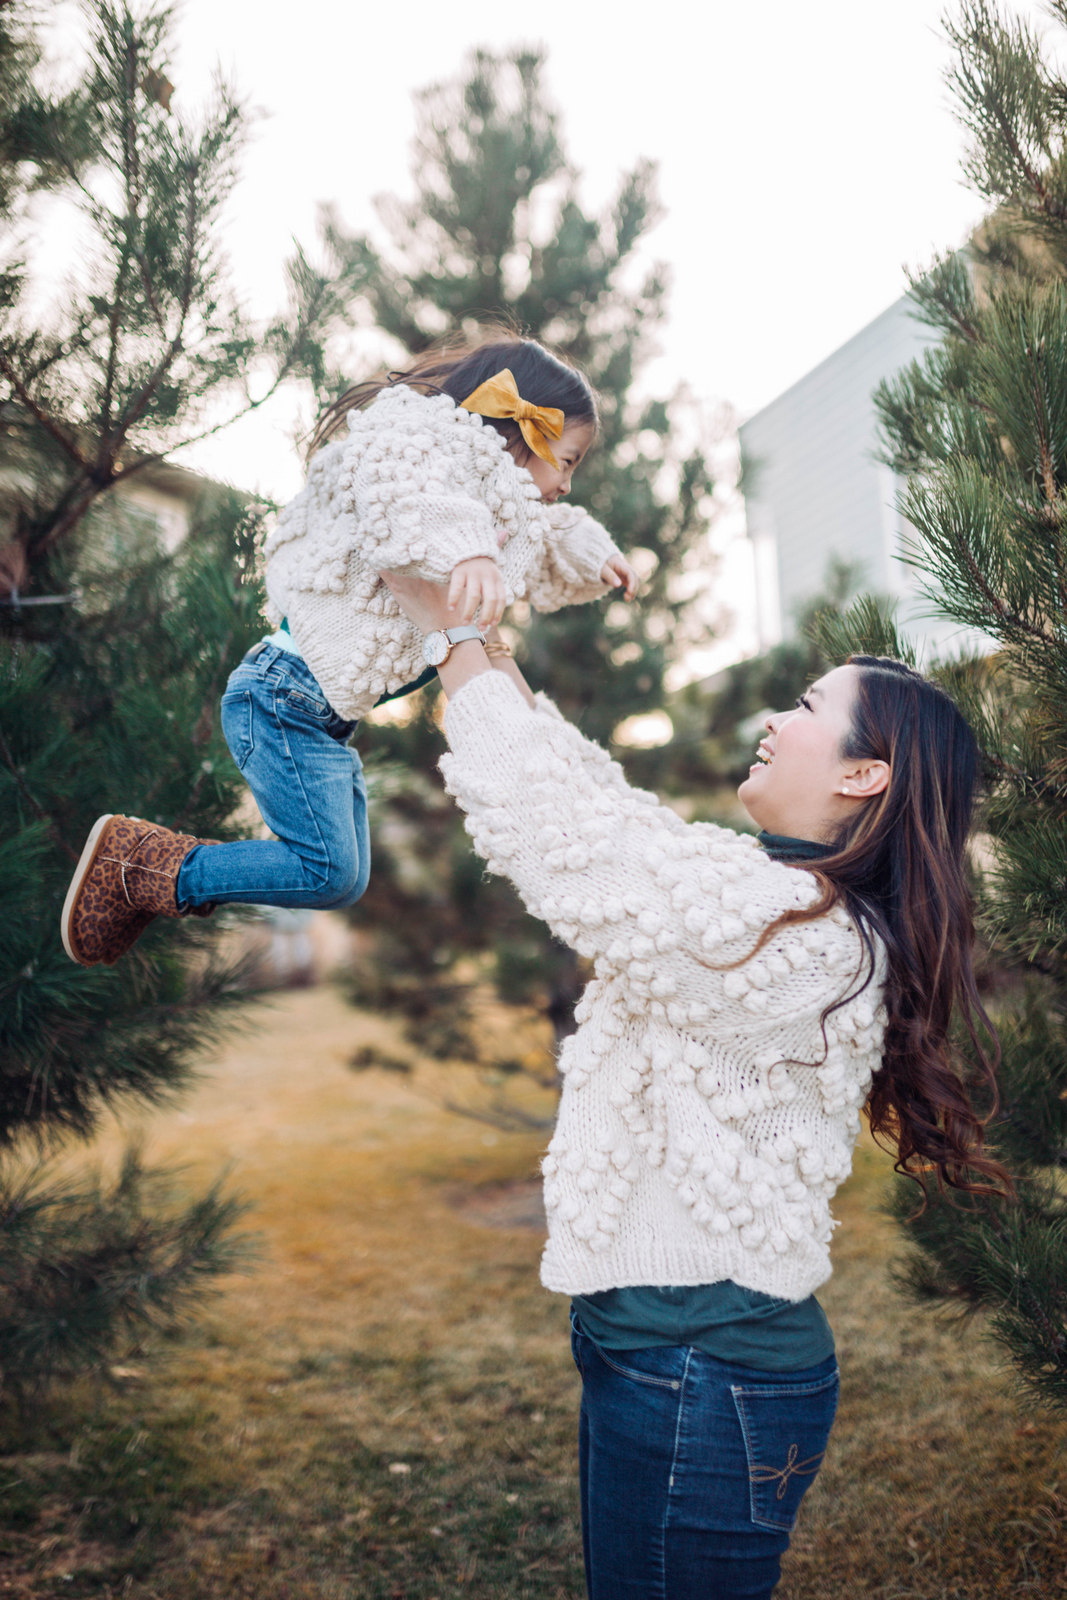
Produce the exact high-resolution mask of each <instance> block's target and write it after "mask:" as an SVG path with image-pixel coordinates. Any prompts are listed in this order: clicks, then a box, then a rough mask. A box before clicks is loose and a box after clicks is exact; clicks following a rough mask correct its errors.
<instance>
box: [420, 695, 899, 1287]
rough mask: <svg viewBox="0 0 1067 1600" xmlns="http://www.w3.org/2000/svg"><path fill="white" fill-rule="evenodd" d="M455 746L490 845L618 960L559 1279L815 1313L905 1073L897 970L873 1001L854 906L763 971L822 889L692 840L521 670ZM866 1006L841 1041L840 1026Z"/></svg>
mask: <svg viewBox="0 0 1067 1600" xmlns="http://www.w3.org/2000/svg"><path fill="white" fill-rule="evenodd" d="M445 730H446V733H447V735H448V739H449V743H450V745H451V750H452V753H451V754H450V755H447V756H445V757H444V758H443V759H442V762H441V766H442V770H443V772H444V774H445V781H446V784H447V787H448V789H449V791H450V792H451V793H452V794H454V795H455V796H456V797H457V799H458V800H459V802H460V804H461V805H462V807H463V808H464V810H465V811H466V812H467V813H468V816H467V824H466V825H467V831H468V832H469V833H470V834H471V837H472V838H473V840H474V846H475V849H476V850H477V851H478V852H479V854H480V855H482V856H484V857H485V859H486V863H487V866H488V868H489V870H490V871H491V872H498V873H503V874H505V875H506V876H507V877H509V878H510V879H511V880H512V881H513V883H515V885H516V886H517V888H518V889H519V892H520V893H521V895H522V897H523V899H524V901H525V902H526V905H527V906H528V907H529V909H530V911H531V912H532V913H533V914H534V916H537V917H541V918H543V920H544V921H545V922H547V923H548V924H549V926H550V927H551V928H552V929H553V931H554V932H555V933H556V934H557V935H558V936H559V938H561V939H562V940H563V941H564V942H565V943H567V944H569V945H572V946H573V947H574V949H576V950H577V951H578V952H579V954H581V955H583V956H586V957H588V958H589V959H590V960H592V962H593V963H594V972H595V976H594V977H593V979H592V981H591V982H590V984H589V986H588V988H587V989H586V991H585V994H584V996H583V998H582V1001H581V1004H580V1006H579V1008H578V1012H577V1016H578V1020H579V1023H580V1026H579V1029H578V1032H577V1034H575V1036H574V1037H573V1038H572V1039H570V1040H568V1041H567V1043H566V1045H565V1046H564V1050H563V1056H562V1061H561V1070H562V1072H563V1074H564V1083H563V1095H562V1100H561V1103H560V1110H559V1120H558V1124H557V1127H556V1131H555V1134H554V1136H553V1138H552V1141H551V1143H550V1145H549V1148H548V1154H547V1155H546V1156H545V1159H544V1163H543V1170H544V1176H545V1204H546V1207H547V1211H548V1221H549V1239H548V1244H547V1246H546V1249H545V1254H544V1260H543V1263H542V1274H541V1275H542V1280H543V1282H544V1283H545V1285H546V1286H547V1287H548V1288H549V1289H556V1290H560V1291H562V1292H563V1293H567V1294H591V1293H595V1292H596V1291H597V1290H601V1289H611V1288H619V1287H625V1286H627V1285H633V1284H677V1285H681V1284H703V1283H716V1282H718V1281H719V1280H721V1279H724V1278H732V1279H733V1280H734V1282H735V1283H739V1284H742V1285H744V1286H745V1287H747V1288H750V1289H758V1290H762V1291H763V1292H764V1293H766V1294H770V1295H777V1296H780V1297H782V1298H784V1299H788V1300H800V1299H803V1298H805V1297H806V1296H807V1295H809V1294H811V1293H812V1291H813V1290H815V1289H816V1288H818V1286H819V1284H821V1283H822V1282H823V1281H824V1280H825V1279H826V1278H828V1277H829V1275H830V1258H829V1241H830V1232H831V1228H832V1227H833V1223H832V1221H831V1217H830V1199H831V1197H832V1195H833V1193H834V1191H835V1189H836V1188H837V1186H838V1185H839V1184H840V1183H841V1182H842V1180H843V1179H844V1178H845V1177H846V1176H847V1174H848V1172H849V1170H850V1167H851V1163H852V1148H853V1145H854V1143H855V1140H856V1135H857V1133H858V1131H859V1126H860V1108H861V1106H862V1105H863V1103H864V1100H865V1099H866V1096H867V1091H868V1088H869V1086H870V1082H871V1075H872V1073H873V1072H874V1071H875V1069H876V1068H877V1067H878V1064H879V1061H880V1058H881V1046H882V1036H883V1030H884V1022H885V1017H884V1009H883V1007H882V1004H881V999H882V988H883V984H884V973H885V969H884V953H883V952H882V951H881V950H880V949H879V950H878V955H877V961H876V971H875V973H874V975H873V978H872V981H871V982H870V983H869V984H867V985H866V987H864V986H863V981H864V978H865V977H866V976H867V963H866V960H865V956H864V951H863V946H862V944H861V942H860V938H859V935H858V933H857V931H856V929H855V927H854V925H853V923H852V922H851V920H850V919H849V917H848V916H847V915H846V913H845V912H844V911H843V910H841V909H837V910H835V911H833V912H831V913H830V915H829V916H824V917H821V918H819V919H818V920H816V921H813V922H810V923H801V924H800V925H797V926H792V927H788V928H785V929H783V930H782V931H781V932H779V933H776V934H775V935H774V936H773V937H772V938H771V940H770V941H769V943H768V944H767V945H765V946H764V948H763V949H762V950H761V951H760V952H759V954H758V955H756V956H755V957H752V958H751V959H747V960H746V959H744V957H745V956H746V953H747V952H749V951H751V949H752V946H753V945H754V944H755V942H756V940H757V938H758V936H759V934H760V931H761V930H762V929H763V928H765V927H766V926H767V925H768V923H770V922H772V921H773V920H774V918H775V917H776V916H777V915H778V914H779V913H780V912H782V911H784V910H786V909H788V908H791V907H797V906H801V907H802V906H805V905H809V904H810V903H811V902H812V900H813V899H814V898H815V897H816V894H817V892H818V890H817V884H816V882H815V879H814V878H813V877H812V875H811V874H810V873H807V872H804V871H802V870H799V869H797V868H795V867H788V866H785V865H783V864H782V863H780V862H777V861H774V860H772V859H771V857H769V856H768V855H766V854H765V853H764V852H763V851H762V850H761V849H760V847H759V845H758V844H757V843H756V841H755V840H754V839H752V838H748V837H745V836H742V835H739V834H735V833H733V832H732V831H731V830H730V829H728V828H720V827H716V826H713V825H712V824H710V823H692V824H687V823H684V822H682V821H681V820H680V818H679V817H678V816H676V815H675V813H674V812H672V811H671V810H670V809H669V808H668V807H666V806H663V805H660V804H659V803H658V802H657V800H656V798H655V796H654V795H651V794H647V793H645V792H643V791H642V790H639V789H633V788H630V787H629V786H628V784H627V783H626V781H625V778H624V777H623V775H622V771H621V769H620V768H619V767H618V765H617V764H615V763H614V762H612V761H610V760H609V758H608V756H607V754H606V753H605V752H604V751H603V750H602V749H600V748H599V747H598V746H597V745H594V744H591V743H590V742H589V741H588V740H586V739H584V738H583V737H582V736H581V734H580V733H579V732H578V730H577V729H576V728H575V727H573V726H572V725H571V724H570V723H568V722H566V721H564V720H563V718H562V717H560V715H559V713H558V711H556V710H555V708H554V707H553V706H552V705H551V704H550V703H549V702H547V701H544V700H543V699H539V703H538V707H537V709H536V710H532V709H530V708H529V707H528V706H527V704H526V702H525V701H524V700H523V699H522V697H521V696H520V695H519V694H518V692H517V690H516V689H515V687H514V685H513V684H511V683H510V682H508V681H507V679H506V677H505V676H504V675H503V674H501V673H498V672H490V673H483V674H481V675H479V676H478V677H476V678H474V679H472V680H471V681H470V682H469V683H467V684H466V685H465V686H464V687H463V688H462V689H461V690H459V692H458V693H457V694H456V695H455V697H454V698H453V700H452V701H451V703H450V704H449V707H448V710H447V713H446V717H445ZM739 959H740V963H741V964H740V965H738V966H733V965H732V963H734V962H737V961H738V960H739ZM724 969H725V970H724ZM856 991H861V992H858V993H857V992H856ZM846 996H851V998H847V999H846V1001H845V1004H844V1005H843V1006H842V1007H841V1008H840V1009H839V1010H836V1011H833V1012H832V1013H831V1014H830V1015H829V1016H828V1017H827V1019H826V1022H825V1043H824V1038H823V1029H822V1027H821V1026H820V1018H821V1016H822V1013H823V1011H824V1008H825V1007H826V1006H828V1005H831V1004H833V1003H834V1002H835V1001H837V1000H839V999H841V998H842V997H846Z"/></svg>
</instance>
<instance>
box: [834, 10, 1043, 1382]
mask: <svg viewBox="0 0 1067 1600" xmlns="http://www.w3.org/2000/svg"><path fill="white" fill-rule="evenodd" d="M1049 10H1050V12H1051V13H1052V15H1053V17H1054V18H1055V19H1056V21H1057V22H1058V23H1059V24H1060V26H1061V27H1067V4H1063V3H1057V4H1054V5H1052V6H1050V7H1049ZM946 27H947V30H948V34H949V37H950V39H951V41H952V44H953V46H954V52H955V63H954V68H953V71H952V79H951V81H952V85H953V88H954V91H955V95H956V100H957V105H958V109H959V114H960V116H961V118H962V120H963V122H964V124H965V126H966V127H967V129H968V131H969V133H970V138H971V148H970V154H969V157H968V161H967V167H966V170H967V175H968V177H969V178H970V180H971V182H972V183H973V184H974V186H975V187H976V188H977V189H978V191H979V193H981V194H982V195H983V196H985V197H986V198H987V199H988V200H989V201H991V202H992V204H993V207H994V209H993V211H992V214H991V215H990V217H989V218H988V220H987V222H986V223H985V224H984V225H983V226H982V228H981V229H980V230H979V232H978V234H977V236H976V238H975V239H974V241H973V242H972V244H971V247H970V248H969V250H968V251H967V252H966V253H964V254H962V255H960V254H957V255H948V256H945V257H943V258H941V259H939V260H938V261H936V262H935V263H934V265H933V267H932V268H931V270H930V271H929V272H927V273H925V274H923V275H922V276H921V277H919V278H917V279H916V281H915V282H914V283H913V285H912V293H913V295H914V298H915V301H916V305H917V309H918V312H919V314H920V315H921V316H923V317H924V318H925V319H926V320H927V321H928V322H930V323H931V324H932V325H933V326H934V327H935V328H937V329H938V330H939V331H940V333H941V334H942V339H941V342H940V344H939V345H938V346H936V347H934V348H932V349H931V350H930V351H928V352H927V354H926V355H925V356H924V357H923V358H922V359H921V360H920V361H918V362H915V363H913V364H912V366H911V367H909V368H908V369H906V370H905V371H904V372H903V373H902V374H901V375H899V376H898V377H897V378H896V379H894V380H892V381H890V382H888V383H886V384H884V385H883V386H882V388H881V390H880V392H879V394H878V397H877V398H878V405H879V410H880V413H881V418H882V422H883V427H884V434H885V440H886V451H887V459H889V460H890V461H891V463H892V464H893V465H894V466H895V467H896V468H897V469H898V470H899V471H901V472H902V473H905V474H908V475H909V481H908V487H907V490H906V492H905V495H904V498H903V505H902V509H903V510H904V513H905V515H906V516H907V518H908V520H909V521H910V523H911V524H912V526H913V528H914V530H915V534H914V541H913V547H912V550H911V558H912V559H913V561H914V562H915V564H916V566H917V567H918V568H919V570H920V571H921V572H922V573H923V574H924V575H925V581H926V584H927V586H928V590H929V593H930V595H931V600H932V603H933V605H934V606H935V607H936V610H937V612H938V613H939V614H941V615H942V616H945V617H949V618H951V619H952V620H954V621H956V622H958V623H961V624H964V625H966V626H967V627H971V628H976V629H979V630H981V632H982V633H984V634H985V635H986V636H987V639H988V640H989V641H991V644H992V648H991V650H989V651H984V650H977V651H974V652H973V653H971V654H970V655H968V656H967V657H966V658H964V659H962V660H959V661H956V662H953V663H943V664H942V665H941V666H940V667H939V668H937V669H936V672H935V675H936V676H938V677H939V678H940V679H941V680H942V681H943V682H944V683H945V685H946V687H948V688H949V690H950V692H952V693H953V694H954V695H955V697H956V698H957V700H958V702H959V703H960V705H961V707H962V708H963V710H964V712H965V714H966V715H967V717H968V719H969V721H970V722H971V725H972V727H973V728H974V730H975V732H976V734H977V736H978V739H979V741H980V744H981V748H982V751H983V755H984V760H985V766H986V775H987V779H988V784H987V796H986V799H985V803H984V809H983V814H982V817H981V822H980V830H981V831H980V834H979V838H980V840H982V846H981V848H980V849H979V850H978V852H977V862H978V863H979V865H976V876H977V888H978V898H979V908H980V913H981V925H982V929H983V934H984V937H985V939H986V940H987V941H988V945H989V956H988V962H989V971H988V974H987V976H988V979H989V981H990V983H991V984H992V985H993V991H992V995H991V1005H992V1007H993V1014H994V1019H995V1022H996V1025H997V1028H998V1031H999V1034H1000V1039H1001V1044H1002V1047H1003V1061H1002V1064H1001V1069H1000V1083H1001V1097H1002V1103H1001V1108H1000V1111H999V1113H998V1114H997V1116H996V1118H995V1121H994V1123H993V1124H992V1127H991V1129H990V1134H991V1139H992V1141H993V1143H994V1144H995V1147H996V1149H997V1151H998V1153H999V1155H1000V1156H1001V1158H1002V1159H1003V1160H1004V1161H1005V1163H1006V1165H1007V1166H1008V1167H1009V1169H1010V1170H1011V1171H1012V1172H1013V1173H1014V1174H1015V1175H1016V1177H1017V1181H1018V1191H1019V1197H1018V1201H1017V1203H1015V1204H1012V1205H1005V1204H1003V1203H1000V1202H998V1201H994V1200H987V1199H983V1198H979V1197H973V1196H966V1197H962V1198H961V1197H958V1196H956V1197H953V1198H952V1199H949V1198H948V1197H946V1196H942V1195H939V1194H937V1193H930V1194H929V1195H928V1197H927V1205H926V1208H925V1210H923V1211H922V1212H921V1213H920V1214H918V1215H916V1200H915V1190H914V1185H913V1184H909V1183H907V1182H906V1181H904V1180H902V1181H901V1184H900V1187H899V1192H898V1193H897V1195H896V1198H895V1201H894V1209H895V1211H896V1214H897V1216H898V1218H899V1220H900V1222H901V1225H902V1227H903V1228H904V1230H905V1232H906V1234H907V1236H908V1238H909V1240H910V1242H911V1254H910V1257H909V1261H908V1264H907V1268H906V1276H905V1281H906V1283H907V1285H908V1286H909V1287H910V1289H911V1291H912V1292H913V1293H915V1294H916V1295H917V1296H919V1297H920V1298H925V1299H928V1300H930V1301H932V1302H934V1303H936V1304H945V1303H954V1304H957V1305H959V1306H962V1307H965V1308H970V1309H974V1310H981V1311H983V1312H985V1313H987V1314H988V1325H989V1328H990V1330H991V1332H992V1334H993V1335H994V1336H995V1337H996V1338H997V1339H998V1340H999V1341H1000V1342H1001V1343H1002V1345H1003V1347H1004V1349H1005V1351H1006V1353H1007V1355H1008V1356H1009V1357H1010V1360H1011V1361H1012V1363H1013V1364H1014V1366H1015V1368H1016V1370H1017V1371H1018V1373H1019V1374H1020V1375H1021V1377H1022V1379H1023V1380H1024V1381H1025V1382H1026V1383H1027V1384H1028V1385H1029V1386H1031V1387H1032V1389H1033V1390H1034V1391H1035V1392H1036V1393H1038V1394H1039V1395H1041V1396H1042V1397H1044V1399H1045V1400H1047V1401H1048V1402H1050V1403H1053V1404H1056V1405H1060V1406H1062V1405H1065V1404H1067V1203H1065V1196H1064V1189H1063V1173H1064V1169H1065V1167H1067V759H1065V754H1064V753H1065V751H1067V81H1065V80H1064V78H1063V76H1062V75H1061V74H1060V73H1059V72H1058V71H1057V69H1056V68H1055V67H1054V66H1053V65H1052V64H1051V62H1050V60H1049V59H1046V58H1045V57H1044V55H1043V53H1042V47H1041V44H1040V41H1039V40H1038V38H1037V36H1036V35H1035V33H1034V32H1033V30H1032V29H1031V28H1030V27H1029V26H1028V25H1027V24H1025V23H1023V22H1020V21H1017V20H1014V19H1012V18H1011V17H1010V16H1008V15H1006V14H1004V13H1002V12H1001V11H999V10H998V9H997V8H995V7H994V6H993V5H990V4H988V3H986V0H968V3H966V4H965V5H964V6H963V7H962V8H961V9H960V11H959V13H958V15H957V16H955V17H950V18H948V19H947V21H946ZM824 642H825V643H826V644H827V646H828V647H829V648H830V649H832V650H834V651H835V653H836V654H837V658H838V659H840V657H841V654H842V653H844V652H846V651H847V650H849V649H874V650H876V651H881V652H885V653H890V654H895V655H902V656H904V657H905V659H906V658H907V657H908V656H909V654H912V653H913V652H912V650H911V647H909V645H908V643H907V641H902V640H900V639H899V638H897V636H896V632H895V629H894V627H893V623H892V619H891V617H889V616H887V615H886V614H885V612H884V611H880V610H879V608H878V607H877V606H875V605H873V604H871V603H870V602H864V603H863V604H861V605H860V606H858V607H857V608H856V609H855V610H854V611H853V613H852V614H851V616H850V617H849V618H847V619H846V623H845V625H844V626H838V627H835V628H832V629H829V630H826V632H825V634H824Z"/></svg>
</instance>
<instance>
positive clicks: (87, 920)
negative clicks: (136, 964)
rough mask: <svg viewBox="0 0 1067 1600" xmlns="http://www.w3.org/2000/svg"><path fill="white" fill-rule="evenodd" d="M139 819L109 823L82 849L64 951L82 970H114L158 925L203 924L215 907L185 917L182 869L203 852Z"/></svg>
mask: <svg viewBox="0 0 1067 1600" xmlns="http://www.w3.org/2000/svg"><path fill="white" fill-rule="evenodd" d="M215 843H217V840H214V839H197V838H194V837H193V835H192V834H189V833H172V832H171V830H170V829H169V828H161V827H159V826H158V824H156V823H152V822H144V821H143V820H142V819H141V818H140V817H121V816H104V817H101V818H100V819H99V820H98V821H97V822H96V824H95V825H94V827H93V829H92V832H91V833H90V834H89V837H88V839H87V840H86V841H85V849H84V850H83V851H82V853H81V860H80V861H79V862H78V866H77V870H76V871H75V873H74V877H73V878H72V879H71V884H70V888H69V889H68V890H67V898H66V900H65V901H64V903H63V917H62V922H61V928H62V933H63V948H64V949H65V950H66V952H67V954H68V956H69V957H70V959H71V960H72V961H77V962H78V964H79V965H80V966H83V967H95V966H96V965H97V963H98V962H103V963H104V965H105V966H111V965H112V963H113V962H115V961H117V960H118V958H119V956H121V955H124V954H125V952H126V951H127V950H128V949H129V948H130V946H131V945H132V944H133V943H134V942H135V941H136V940H137V939H139V938H140V937H141V934H142V933H143V932H144V930H145V929H146V928H147V926H148V924H149V923H150V922H151V921H152V920H153V918H155V917H181V916H185V915H186V914H187V912H188V913H191V914H192V915H193V916H195V917H206V916H209V915H210V914H211V912H212V911H214V909H215V907H214V905H206V906H190V907H188V908H184V909H180V908H179V907H178V905H177V902H176V900H175V898H174V889H175V884H176V882H177V878H178V869H179V868H180V866H181V864H182V862H183V861H184V860H185V858H186V856H187V855H188V854H189V852H190V850H192V849H194V848H195V846H196V845H198V844H215Z"/></svg>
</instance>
